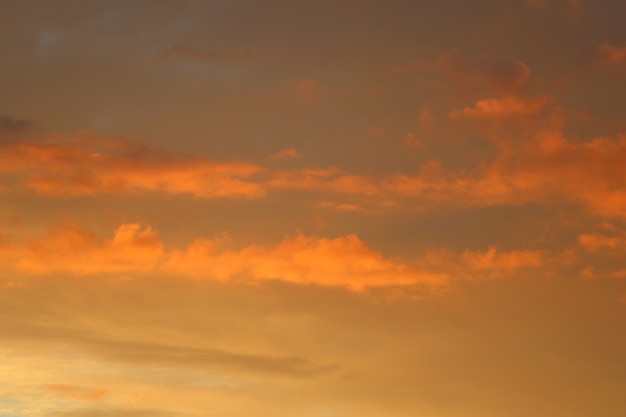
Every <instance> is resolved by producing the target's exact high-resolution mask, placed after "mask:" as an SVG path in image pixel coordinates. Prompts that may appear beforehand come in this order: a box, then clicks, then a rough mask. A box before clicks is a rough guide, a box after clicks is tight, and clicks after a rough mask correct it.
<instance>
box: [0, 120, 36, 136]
mask: <svg viewBox="0 0 626 417" xmlns="http://www.w3.org/2000/svg"><path fill="white" fill-rule="evenodd" d="M33 126H34V124H33V123H32V122H31V121H30V120H23V119H16V118H13V117H11V116H2V115H0V139H2V137H3V136H6V135H11V134H15V133H20V132H23V131H25V130H28V129H30V128H32V127H33Z"/></svg>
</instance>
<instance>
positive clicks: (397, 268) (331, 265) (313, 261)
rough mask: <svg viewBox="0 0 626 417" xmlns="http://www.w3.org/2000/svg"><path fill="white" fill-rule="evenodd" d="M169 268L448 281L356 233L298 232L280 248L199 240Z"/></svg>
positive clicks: (373, 281) (368, 280)
mask: <svg viewBox="0 0 626 417" xmlns="http://www.w3.org/2000/svg"><path fill="white" fill-rule="evenodd" d="M164 268H165V270H166V271H168V273H172V274H175V275H189V276H192V277H194V278H198V279H217V280H222V281H228V280H233V279H235V280H242V281H244V282H245V281H259V280H281V281H286V282H291V283H296V284H305V285H311V284H313V285H323V286H339V287H347V288H349V289H352V290H355V291H361V290H363V289H364V288H368V287H384V286H397V285H415V284H428V285H442V284H444V283H445V281H446V278H447V277H446V276H445V275H444V274H437V273H430V272H422V271H417V270H414V269H412V268H411V267H409V266H408V265H407V264H405V263H404V262H402V261H401V260H400V259H395V258H384V257H383V256H382V255H381V254H380V253H378V252H376V251H374V250H373V249H371V248H369V247H368V246H366V245H365V244H364V243H363V242H362V241H361V240H360V239H359V238H358V237H357V236H356V235H348V236H345V237H339V238H334V239H327V238H318V237H307V236H303V235H298V236H295V237H289V238H287V239H285V240H284V241H283V242H281V243H280V244H279V245H278V246H276V247H274V248H269V249H266V248H262V247H259V246H249V247H246V248H243V249H241V250H238V251H233V250H226V249H221V248H220V247H219V245H217V244H216V243H215V242H213V241H210V240H204V239H199V240H196V241H194V242H193V243H192V244H191V245H189V246H188V247H187V248H186V249H185V250H178V251H173V252H172V253H170V254H169V255H168V259H167V261H166V262H165V265H164Z"/></svg>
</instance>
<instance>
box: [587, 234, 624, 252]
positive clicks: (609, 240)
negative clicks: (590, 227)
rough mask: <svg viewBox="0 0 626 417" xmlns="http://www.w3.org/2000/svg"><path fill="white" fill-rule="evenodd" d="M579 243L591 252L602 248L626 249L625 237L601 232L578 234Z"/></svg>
mask: <svg viewBox="0 0 626 417" xmlns="http://www.w3.org/2000/svg"><path fill="white" fill-rule="evenodd" d="M578 244H579V245H580V246H582V247H583V248H585V249H586V250H588V251H589V252H597V251H599V250H601V249H626V239H625V238H622V237H608V236H603V235H599V234H582V235H580V236H578Z"/></svg>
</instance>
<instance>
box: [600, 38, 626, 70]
mask: <svg viewBox="0 0 626 417" xmlns="http://www.w3.org/2000/svg"><path fill="white" fill-rule="evenodd" d="M598 55H599V57H600V60H601V62H602V64H604V65H606V66H616V67H619V68H621V69H626V46H624V47H617V46H613V45H609V44H604V45H600V46H599V47H598Z"/></svg>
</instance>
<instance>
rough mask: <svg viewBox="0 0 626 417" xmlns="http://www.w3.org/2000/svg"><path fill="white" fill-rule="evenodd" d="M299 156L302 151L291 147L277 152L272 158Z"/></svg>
mask: <svg viewBox="0 0 626 417" xmlns="http://www.w3.org/2000/svg"><path fill="white" fill-rule="evenodd" d="M299 156H301V154H300V152H298V151H297V150H295V149H294V148H289V149H285V150H282V151H280V152H277V153H275V154H274V155H272V156H271V159H287V158H297V157H299Z"/></svg>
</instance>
